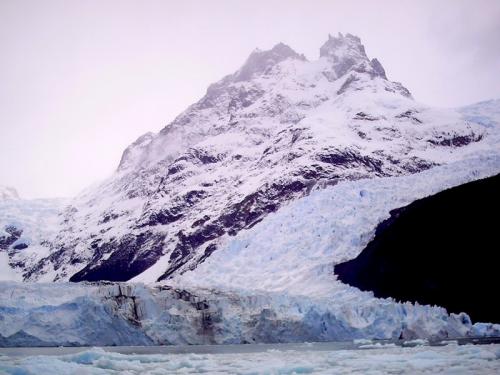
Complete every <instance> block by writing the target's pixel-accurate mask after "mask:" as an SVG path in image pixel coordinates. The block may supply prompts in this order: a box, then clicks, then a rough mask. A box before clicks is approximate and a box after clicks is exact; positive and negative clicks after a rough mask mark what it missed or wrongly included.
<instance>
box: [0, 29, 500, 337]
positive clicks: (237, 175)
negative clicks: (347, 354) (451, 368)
mask: <svg viewBox="0 0 500 375" xmlns="http://www.w3.org/2000/svg"><path fill="white" fill-rule="evenodd" d="M499 109H500V103H499V102H498V101H490V102H483V103H478V104H476V105H471V106H468V107H464V108H459V109H436V108H431V107H428V106H426V105H423V104H420V103H417V102H415V101H414V100H413V99H412V97H411V95H410V93H409V91H408V90H407V89H406V88H404V87H403V86H402V85H401V84H400V83H396V82H391V81H389V80H388V79H387V76H386V73H385V71H384V69H383V67H382V65H381V64H380V62H379V61H377V60H376V59H373V60H370V59H369V58H368V57H367V56H366V53H365V50H364V47H363V46H362V44H361V42H360V40H359V38H357V37H355V36H352V35H349V34H347V35H345V36H344V35H342V34H339V35H338V36H337V37H331V36H330V37H329V39H328V40H327V42H326V43H325V44H324V45H323V46H322V47H321V49H320V57H319V59H318V60H316V61H307V59H306V58H305V57H304V56H302V55H300V54H298V53H296V52H294V51H293V50H292V49H291V48H290V47H288V46H286V45H284V44H278V45H276V46H275V47H274V48H272V49H271V50H269V51H259V50H256V51H254V52H253V53H252V54H251V55H250V56H249V58H248V59H247V61H246V62H245V64H244V65H243V66H242V68H241V69H239V70H238V71H237V72H235V73H233V74H231V75H229V76H226V77H224V78H223V79H222V80H220V81H219V82H217V83H215V84H213V85H211V86H210V87H209V88H208V90H207V93H206V95H205V96H204V97H203V98H202V99H201V100H200V101H198V102H197V103H195V104H193V105H192V106H190V107H189V108H188V109H187V110H186V111H185V112H183V113H182V114H181V115H179V116H178V117H177V118H176V119H175V120H174V121H173V122H172V123H171V124H169V125H168V126H167V127H165V128H164V129H163V130H161V131H160V132H159V133H158V134H153V133H147V134H145V135H143V136H141V137H139V138H138V139H137V140H136V141H135V142H134V143H133V144H131V145H130V146H129V147H128V148H127V149H126V150H125V151H124V153H123V156H122V159H121V161H120V164H119V166H118V169H117V171H116V173H114V174H113V175H112V176H111V177H110V178H109V179H108V180H106V181H104V182H103V183H101V184H100V185H97V186H94V187H91V188H88V189H87V190H86V191H84V192H83V193H82V194H80V195H79V196H77V197H76V198H74V199H73V200H71V201H69V202H68V201H64V200H50V201H49V200H46V201H41V200H36V201H25V200H22V199H18V200H14V199H6V200H0V229H3V232H0V245H1V246H0V257H1V259H0V265H1V266H2V269H1V270H0V273H1V274H2V275H5V276H4V278H5V279H18V280H24V281H38V282H40V281H47V282H52V281H68V280H71V281H84V280H87V281H94V280H114V281H117V280H121V281H132V282H144V283H154V282H156V281H161V283H160V284H153V285H148V286H145V285H142V284H141V283H129V284H110V283H102V282H101V283H98V284H97V285H95V284H86V283H82V284H78V285H76V284H72V283H58V284H57V285H54V284H45V283H39V284H33V283H26V284H20V283H11V282H2V283H1V286H0V294H1V295H0V297H1V296H2V295H3V296H4V297H5V298H0V300H1V301H2V304H1V306H0V307H1V308H0V346H2V345H7V346H8V345H28V346H30V345H74V344H77V345H113V344H116V345H148V344H182V343H184V344H185V343H190V344H200V343H245V342H290V341H304V340H308V341H324V340H346V339H352V338H392V339H397V338H404V339H413V338H417V337H431V338H432V337H433V338H439V339H441V338H446V337H460V336H466V335H473V336H475V335H498V333H499V332H500V326H499V325H494V324H484V323H477V322H474V323H475V324H472V322H471V320H470V319H469V317H468V316H467V314H464V313H461V314H448V312H447V311H446V310H445V309H443V308H441V307H436V306H421V305H419V304H411V303H400V302H397V301H395V300H393V299H391V298H387V299H380V298H374V296H373V293H371V292H362V291H360V290H359V289H357V288H354V287H351V286H349V285H346V284H344V283H342V282H340V281H339V280H338V279H337V278H336V276H335V275H334V274H333V267H334V265H335V264H338V263H340V262H344V261H346V260H349V259H353V258H355V257H356V256H357V255H358V254H359V253H360V252H361V251H362V250H363V249H364V248H365V247H366V245H367V244H368V243H369V241H370V240H371V239H372V238H373V236H374V233H375V229H376V227H377V225H378V224H379V223H381V222H382V221H383V220H385V219H387V218H388V217H389V216H390V213H389V212H390V211H391V210H393V209H395V208H399V207H402V206H406V205H408V204H409V203H411V202H413V201H415V200H417V199H421V198H423V197H426V196H429V195H433V194H436V193H438V192H440V191H442V190H445V189H447V188H450V187H453V186H458V185H462V184H464V183H467V182H469V181H473V180H477V179H481V178H485V177H489V176H493V175H497V174H499V173H500V117H499V116H498V113H499ZM2 241H3V242H2Z"/></svg>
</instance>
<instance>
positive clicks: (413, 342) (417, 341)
mask: <svg viewBox="0 0 500 375" xmlns="http://www.w3.org/2000/svg"><path fill="white" fill-rule="evenodd" d="M421 345H429V341H428V340H426V339H415V340H408V341H404V342H403V346H421Z"/></svg>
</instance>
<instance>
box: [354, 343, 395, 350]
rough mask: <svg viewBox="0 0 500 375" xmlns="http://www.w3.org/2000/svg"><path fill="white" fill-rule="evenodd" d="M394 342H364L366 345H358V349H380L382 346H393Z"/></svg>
mask: <svg viewBox="0 0 500 375" xmlns="http://www.w3.org/2000/svg"><path fill="white" fill-rule="evenodd" d="M395 347H396V344H394V343H392V342H391V343H381V342H376V343H374V344H366V345H360V346H359V348H360V349H382V348H395Z"/></svg>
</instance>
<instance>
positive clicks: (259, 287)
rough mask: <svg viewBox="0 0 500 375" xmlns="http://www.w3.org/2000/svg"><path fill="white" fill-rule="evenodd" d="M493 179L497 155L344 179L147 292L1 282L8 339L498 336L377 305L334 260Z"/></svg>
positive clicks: (440, 314)
mask: <svg viewBox="0 0 500 375" xmlns="http://www.w3.org/2000/svg"><path fill="white" fill-rule="evenodd" d="M498 173H500V154H498V153H495V152H490V153H485V154H483V155H477V156H476V157H474V158H471V159H467V160H464V161H459V162H455V163H450V164H447V165H443V166H439V167H435V168H432V169H430V170H427V171H424V172H420V173H417V174H413V175H409V176H402V177H384V178H371V179H363V180H357V181H345V182H340V183H338V184H337V185H335V186H332V187H327V188H325V189H323V190H318V191H314V192H312V193H311V194H310V195H309V196H307V197H304V198H301V199H298V200H296V201H293V202H291V203H290V204H288V205H287V206H286V207H284V208H282V209H281V210H279V211H277V212H276V213H273V214H270V215H268V216H267V217H266V218H265V219H264V220H262V221H261V222H260V223H258V224H256V225H255V226H254V227H253V228H251V229H249V230H247V231H242V232H240V233H238V234H237V235H235V236H231V238H229V239H228V240H227V242H226V245H225V246H224V247H222V248H221V249H219V250H218V251H216V252H215V253H214V254H213V255H212V256H211V257H209V258H208V259H206V260H205V261H204V262H203V263H201V264H200V265H198V267H196V268H195V269H193V270H191V271H188V272H185V273H184V274H182V275H178V276H176V277H175V278H173V279H171V280H168V281H165V282H162V283H154V284H149V285H146V284H143V283H141V282H140V276H139V277H137V280H135V281H136V282H132V283H128V284H124V283H78V284H71V283H55V284H54V283H21V284H20V283H13V282H2V283H1V284H0V285H1V288H0V301H1V306H0V321H1V322H2V324H0V335H1V341H2V344H3V345H4V346H22V345H27V344H29V343H34V342H36V343H37V345H99V346H102V345H158V344H230V343H260V342H264V343H269V342H302V341H339V340H351V339H353V338H377V339H398V338H402V339H415V338H435V339H439V338H452V337H463V336H476V335H498V334H500V326H499V325H495V324H487V323H478V322H474V323H475V324H473V322H471V320H470V319H469V317H468V316H467V314H465V313H461V314H448V313H447V311H446V310H445V309H444V308H441V307H437V306H425V305H419V304H411V303H400V302H397V301H394V300H392V299H390V298H389V299H380V298H375V297H374V296H373V294H372V293H370V292H361V291H360V290H358V289H357V288H353V287H350V286H348V285H345V284H343V283H341V282H340V281H338V280H336V278H335V276H334V274H333V265H334V264H336V263H338V262H341V261H344V260H346V259H351V258H353V257H355V256H356V255H357V254H359V252H360V251H362V249H363V248H364V247H365V246H366V244H367V243H368V241H369V240H370V239H371V238H372V236H373V234H374V230H375V227H376V225H377V224H378V223H379V222H380V221H382V220H384V219H385V218H387V217H388V216H389V211H390V210H392V209H393V208H396V207H400V206H403V205H406V204H408V203H410V202H411V201H413V200H415V199H418V198H420V197H423V196H427V195H430V194H434V193H436V192H438V191H441V190H443V189H446V188H449V187H452V186H456V185H460V184H463V183H465V182H468V181H472V180H477V179H480V178H484V177H488V176H491V175H494V174H498ZM429 181H432V183H429ZM311 244H313V245H312V246H311ZM264 249H265V251H264Z"/></svg>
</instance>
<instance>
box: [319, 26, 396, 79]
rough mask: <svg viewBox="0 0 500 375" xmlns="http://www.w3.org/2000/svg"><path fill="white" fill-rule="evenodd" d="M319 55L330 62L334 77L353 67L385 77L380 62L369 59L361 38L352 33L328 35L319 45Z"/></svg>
mask: <svg viewBox="0 0 500 375" xmlns="http://www.w3.org/2000/svg"><path fill="white" fill-rule="evenodd" d="M319 52H320V57H322V58H326V59H328V60H329V61H330V62H331V63H332V69H333V71H334V72H335V77H336V78H338V77H341V76H343V75H344V74H346V73H347V72H348V71H350V70H352V69H355V70H358V71H363V72H367V73H370V74H371V75H373V76H378V77H381V78H384V79H387V78H386V75H385V70H384V68H383V67H382V64H381V63H380V62H379V61H378V60H377V59H373V60H371V61H370V60H369V59H368V56H367V55H366V52H365V47H364V46H363V44H362V43H361V39H360V38H359V37H357V36H355V35H352V34H346V35H345V36H344V35H343V34H342V33H339V34H338V36H337V37H334V36H331V35H328V40H327V41H326V42H325V43H324V44H323V45H322V46H321V48H320V50H319Z"/></svg>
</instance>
